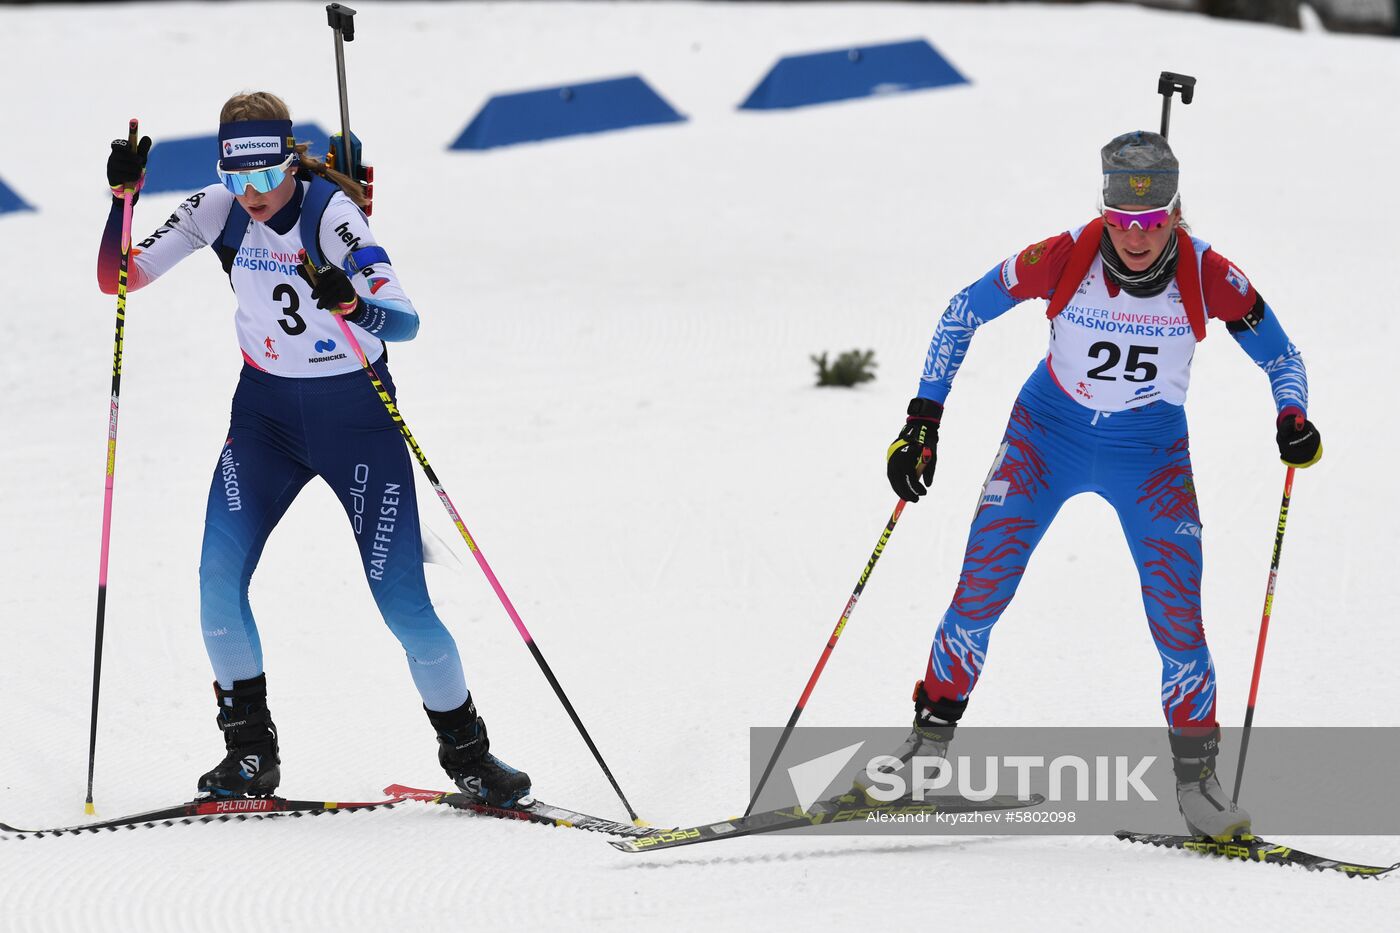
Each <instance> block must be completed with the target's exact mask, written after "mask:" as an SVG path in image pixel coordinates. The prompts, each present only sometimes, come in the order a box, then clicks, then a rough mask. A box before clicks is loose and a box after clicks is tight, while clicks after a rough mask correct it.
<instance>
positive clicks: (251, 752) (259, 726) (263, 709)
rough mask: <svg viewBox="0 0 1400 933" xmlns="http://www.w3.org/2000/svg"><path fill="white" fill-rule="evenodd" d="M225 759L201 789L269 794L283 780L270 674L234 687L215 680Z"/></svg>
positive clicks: (205, 791)
mask: <svg viewBox="0 0 1400 933" xmlns="http://www.w3.org/2000/svg"><path fill="white" fill-rule="evenodd" d="M214 695H215V696H216V697H217V698H218V701H219V715H218V717H217V720H216V721H217V722H218V724H219V729H220V731H222V732H223V734H224V748H225V749H226V751H227V754H226V755H224V760H223V761H221V762H219V763H218V764H217V765H215V766H214V770H212V771H209V772H208V773H206V774H204V775H203V776H201V777H200V779H199V792H200V793H201V794H209V795H211V796H214V797H268V796H271V794H272V793H273V792H274V791H275V790H277V785H278V784H279V783H281V781H282V769H281V767H280V765H281V763H282V761H281V759H280V758H278V756H277V727H276V726H274V725H273V724H272V716H271V714H270V713H268V711H267V675H266V674H259V675H258V676H257V677H253V678H250V679H248V680H235V681H234V682H233V689H232V690H225V689H223V688H222V687H220V686H219V683H218V681H215V682H214Z"/></svg>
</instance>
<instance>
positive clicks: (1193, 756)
mask: <svg viewBox="0 0 1400 933" xmlns="http://www.w3.org/2000/svg"><path fill="white" fill-rule="evenodd" d="M1197 731H1198V732H1199V730H1197ZM1168 736H1169V738H1170V740H1171V748H1172V765H1173V768H1174V769H1175V771H1176V805H1177V809H1178V810H1180V811H1181V816H1182V818H1183V819H1185V820H1186V828H1187V829H1188V830H1190V831H1191V832H1192V833H1194V834H1195V835H1197V836H1208V837H1210V838H1211V839H1214V840H1216V841H1217V842H1227V841H1229V840H1230V839H1233V838H1234V837H1236V836H1244V835H1248V834H1249V831H1250V819H1249V813H1248V812H1246V811H1245V810H1242V809H1240V808H1238V807H1236V806H1235V805H1234V804H1232V803H1231V802H1230V798H1229V797H1228V796H1226V794H1225V790H1224V788H1222V787H1221V786H1220V779H1219V778H1217V777H1216V775H1215V755H1216V752H1218V751H1219V750H1220V727H1219V726H1216V727H1215V728H1214V729H1211V730H1210V731H1209V732H1207V733H1205V734H1204V735H1199V734H1198V735H1182V734H1180V733H1178V732H1176V731H1175V730H1171V731H1169V732H1168Z"/></svg>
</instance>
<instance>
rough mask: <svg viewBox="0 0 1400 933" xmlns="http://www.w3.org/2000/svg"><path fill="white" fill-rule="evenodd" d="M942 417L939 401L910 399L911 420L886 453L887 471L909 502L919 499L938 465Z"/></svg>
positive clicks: (898, 490) (898, 492)
mask: <svg viewBox="0 0 1400 933" xmlns="http://www.w3.org/2000/svg"><path fill="white" fill-rule="evenodd" d="M942 418H943V406H942V405H940V404H939V403H938V402H935V401H933V400H931V399H926V398H915V399H910V400H909V420H908V421H907V422H906V423H905V425H904V430H903V431H900V432H899V437H898V438H897V439H896V440H895V442H894V443H893V444H891V445H890V449H889V451H888V452H886V454H885V475H886V476H888V477H889V479H890V486H892V487H893V488H894V491H895V492H896V493H897V494H898V495H899V498H901V499H903V500H905V501H906V502H918V501H919V497H920V496H922V495H924V494H926V493H927V492H928V489H927V488H926V487H927V486H928V484H929V483H931V482H933V469H934V467H936V466H937V465H938V422H939V421H940V420H942ZM920 480H923V483H922V484H920V482H919V481H920Z"/></svg>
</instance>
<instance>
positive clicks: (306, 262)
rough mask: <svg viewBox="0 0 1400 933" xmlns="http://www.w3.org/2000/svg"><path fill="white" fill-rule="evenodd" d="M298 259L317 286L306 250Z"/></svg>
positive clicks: (300, 253)
mask: <svg viewBox="0 0 1400 933" xmlns="http://www.w3.org/2000/svg"><path fill="white" fill-rule="evenodd" d="M332 6H334V4H332ZM297 259H299V260H300V261H301V267H302V268H303V269H305V270H306V277H307V279H309V280H310V281H311V284H312V285H315V284H317V281H318V279H317V277H316V266H315V265H314V264H313V263H312V262H311V257H310V256H308V255H306V250H304V249H303V250H299V251H298V252H297Z"/></svg>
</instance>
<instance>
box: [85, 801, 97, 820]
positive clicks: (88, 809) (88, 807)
mask: <svg viewBox="0 0 1400 933" xmlns="http://www.w3.org/2000/svg"><path fill="white" fill-rule="evenodd" d="M83 813H84V814H85V815H86V816H96V815H97V808H96V807H95V806H93V805H92V801H91V800H89V801H88V802H87V803H85V804H83Z"/></svg>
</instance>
